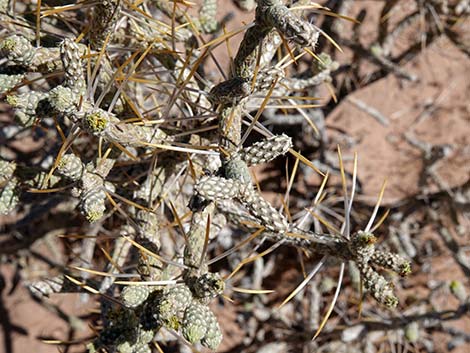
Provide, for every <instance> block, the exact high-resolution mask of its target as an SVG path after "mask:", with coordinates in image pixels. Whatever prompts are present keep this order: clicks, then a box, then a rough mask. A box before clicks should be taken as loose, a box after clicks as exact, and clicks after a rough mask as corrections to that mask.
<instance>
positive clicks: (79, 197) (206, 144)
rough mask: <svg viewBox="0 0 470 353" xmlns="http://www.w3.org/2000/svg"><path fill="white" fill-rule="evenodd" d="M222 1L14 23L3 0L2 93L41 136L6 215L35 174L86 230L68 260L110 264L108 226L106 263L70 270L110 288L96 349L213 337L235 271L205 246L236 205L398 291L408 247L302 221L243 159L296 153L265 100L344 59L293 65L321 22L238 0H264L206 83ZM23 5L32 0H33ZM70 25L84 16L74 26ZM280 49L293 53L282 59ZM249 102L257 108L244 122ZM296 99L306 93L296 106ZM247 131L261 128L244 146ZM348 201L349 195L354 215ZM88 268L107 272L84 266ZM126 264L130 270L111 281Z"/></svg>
mask: <svg viewBox="0 0 470 353" xmlns="http://www.w3.org/2000/svg"><path fill="white" fill-rule="evenodd" d="M218 3H219V5H220V4H221V2H217V1H216V0H204V1H202V4H201V6H200V8H199V13H198V14H197V15H196V16H194V18H192V17H188V16H187V13H186V12H185V11H184V7H185V6H189V5H190V4H191V3H190V2H187V1H167V0H165V1H160V0H152V1H140V2H135V3H134V2H128V1H121V0H106V1H97V2H90V3H89V2H77V4H75V5H74V6H66V7H65V10H67V11H66V12H67V16H69V15H70V21H69V18H68V17H67V16H65V17H62V15H61V16H56V15H57V13H56V11H57V10H58V9H60V10H63V8H58V7H53V5H49V4H47V6H46V7H44V6H45V5H43V7H42V8H40V9H38V12H37V13H38V14H41V16H40V17H38V22H39V23H38V25H39V27H38V31H37V32H35V31H34V30H31V28H35V27H34V26H32V24H31V23H28V22H27V17H28V16H21V15H20V14H18V16H17V17H18V19H17V20H18V23H19V25H18V23H17V22H16V21H17V20H16V19H15V21H12V18H10V17H9V16H10V15H8V14H6V13H4V12H6V10H5V9H6V5H4V4H5V2H0V16H7V17H5V18H6V19H8V21H5V22H6V25H8V26H10V25H11V26H15V28H17V29H18V33H15V34H12V33H10V32H11V30H10V29H9V27H8V28H7V27H5V28H6V29H5V32H4V33H5V35H4V36H3V38H2V39H1V41H0V51H1V53H2V57H3V59H2V63H5V66H6V67H5V70H2V71H1V73H0V92H1V94H4V93H6V102H7V103H8V104H9V105H10V107H11V108H13V109H14V115H15V119H16V121H17V122H16V124H17V125H18V126H19V127H18V126H17V125H15V128H17V131H15V133H17V134H18V135H19V136H21V134H24V133H28V134H30V135H31V136H33V137H34V138H38V139H42V140H44V145H43V146H42V147H41V149H40V151H36V152H35V153H34V158H32V160H31V163H30V164H31V165H28V166H24V165H22V164H23V159H24V158H18V160H17V162H16V163H15V162H11V161H12V160H14V158H10V157H8V158H6V157H4V156H1V158H2V159H0V186H1V190H0V214H7V213H10V212H12V211H13V210H14V209H15V208H16V207H17V206H18V205H21V206H23V205H22V203H23V201H22V192H23V191H25V190H28V188H32V187H34V188H37V189H48V188H50V187H51V185H54V186H55V185H56V184H57V185H58V187H57V189H55V190H53V191H57V194H58V196H57V197H56V199H57V200H59V201H57V202H58V203H59V204H60V205H61V206H63V207H62V208H60V210H62V209H66V210H70V209H76V210H77V211H78V214H81V219H80V217H76V218H77V220H76V222H77V223H78V222H82V223H81V225H80V226H81V229H82V230H83V229H86V230H87V234H88V233H92V235H90V236H87V237H86V239H84V240H83V242H81V243H80V241H78V240H77V241H76V242H74V244H73V246H76V244H82V245H81V246H82V248H78V249H77V248H74V249H73V250H74V254H78V255H79V256H76V257H77V259H73V261H77V262H78V263H79V264H80V265H83V264H84V265H86V267H87V269H90V268H91V266H93V265H95V264H96V263H101V262H100V261H97V262H96V263H95V262H94V261H93V260H94V256H95V255H96V254H97V253H98V251H97V248H98V246H99V245H101V244H100V242H99V241H97V238H99V237H100V236H101V235H102V234H105V235H106V236H108V238H107V239H109V240H107V241H109V243H107V244H109V245H110V246H109V249H111V250H110V251H111V252H112V253H111V254H109V255H108V254H107V253H106V251H107V250H104V251H103V252H104V253H105V255H106V258H107V259H108V260H109V263H108V264H107V265H106V266H105V270H104V271H106V273H104V272H103V271H93V270H87V269H86V268H85V266H76V264H75V263H74V264H73V266H74V267H72V268H75V269H77V271H78V270H80V271H81V272H80V273H81V276H82V277H83V278H82V280H83V281H81V280H80V281H79V280H76V281H77V282H76V283H75V282H73V283H74V286H73V287H74V288H73V289H74V290H77V291H78V290H79V289H90V288H93V289H94V287H95V286H96V288H98V289H94V290H93V292H95V291H98V292H100V293H101V294H103V300H102V301H100V304H101V312H100V318H99V320H98V322H97V326H101V327H102V329H101V330H100V332H99V333H98V335H97V337H96V339H95V340H94V342H93V343H91V344H90V345H89V346H88V349H89V352H91V353H93V352H98V351H100V350H107V351H109V352H119V353H150V352H151V351H152V349H151V346H152V342H153V340H154V339H156V338H155V337H158V336H159V335H160V330H162V331H164V330H169V331H171V332H173V333H175V334H177V335H178V336H179V339H181V340H182V339H184V340H186V341H188V342H189V343H191V344H201V345H202V346H204V347H206V348H208V349H211V350H214V351H215V350H217V349H218V347H219V345H220V344H221V341H222V339H223V337H222V330H221V328H220V325H219V322H218V320H217V317H216V315H215V314H214V310H213V306H211V305H213V304H214V303H216V302H217V301H218V300H220V298H221V296H222V295H223V294H224V291H225V290H226V288H228V289H230V288H235V287H234V286H231V285H230V283H228V284H227V283H226V282H228V281H230V280H232V279H231V277H230V276H228V277H227V276H225V273H224V272H223V271H221V272H220V273H218V272H214V268H213V267H212V266H211V261H209V260H210V259H208V257H209V256H210V255H211V254H213V249H214V246H212V245H213V244H215V243H216V241H214V239H215V236H216V234H217V232H218V231H220V229H222V228H223V227H224V226H225V224H226V223H227V219H228V220H231V219H232V220H233V219H235V218H236V221H235V222H232V223H234V225H236V226H240V227H244V229H245V228H249V227H252V228H255V229H256V231H257V232H259V234H261V235H262V237H263V238H265V239H268V240H271V241H274V242H279V244H284V245H291V246H295V247H297V248H300V249H301V250H302V253H320V254H322V255H324V256H325V257H333V258H336V259H339V260H340V261H341V262H343V263H345V262H350V263H352V264H354V266H355V269H356V272H357V273H359V275H360V278H361V279H362V281H363V282H364V286H365V288H366V290H367V291H368V292H370V293H371V295H372V297H373V298H374V299H375V300H377V301H378V302H379V303H381V304H384V305H386V306H388V307H395V306H396V305H397V303H398V299H397V297H396V296H395V294H394V292H393V285H392V284H391V282H390V281H389V280H387V279H386V278H385V277H383V276H382V275H381V274H380V273H379V272H378V270H377V268H379V267H380V268H385V269H389V270H391V271H394V272H396V273H398V274H400V275H402V276H405V275H407V274H408V273H409V272H410V264H409V262H408V261H407V260H406V259H404V258H403V257H401V256H399V255H397V254H394V253H391V252H388V251H383V250H379V249H377V244H376V237H375V235H374V234H372V232H371V230H370V229H369V228H370V227H369V226H368V227H366V228H365V229H364V230H361V231H358V232H356V233H352V232H351V230H350V229H349V226H350V224H349V225H348V227H344V229H347V231H346V230H345V231H344V232H343V234H332V235H325V234H322V233H318V232H315V231H313V230H310V229H303V227H301V225H300V224H299V223H298V222H296V221H292V220H291V219H290V218H288V217H287V216H286V215H285V214H284V212H282V211H279V210H278V209H277V208H276V207H275V206H274V205H273V204H272V203H271V202H268V200H267V199H266V198H265V197H264V196H263V194H262V193H261V192H260V190H259V189H258V188H257V187H256V186H255V182H254V180H253V177H252V174H251V171H250V169H249V168H250V167H252V166H255V165H259V164H264V163H269V162H271V161H273V160H274V159H275V158H280V157H282V156H286V155H287V154H288V153H289V152H290V153H292V154H293V155H294V156H296V157H297V156H298V153H297V154H296V153H295V151H294V150H293V146H294V144H293V141H292V139H291V137H289V136H287V134H281V135H273V134H272V133H270V130H267V129H266V128H264V127H263V126H260V125H259V124H260V122H262V119H261V120H260V119H258V118H260V114H261V112H262V110H264V109H265V108H266V107H267V106H268V104H270V102H273V101H275V102H277V101H279V100H284V101H288V102H289V101H290V100H291V98H294V97H295V96H294V94H295V93H296V91H301V92H302V94H303V93H305V92H307V91H308V90H314V89H316V87H317V86H318V85H320V84H322V83H324V82H332V81H333V77H334V76H333V74H334V72H335V70H337V69H338V67H339V65H338V63H337V62H335V61H334V60H333V59H332V58H331V57H330V56H329V55H327V54H326V53H319V54H318V56H317V55H316V54H314V55H313V56H315V58H318V59H319V60H318V61H315V63H313V64H309V65H310V67H309V69H308V70H306V71H305V72H304V73H302V74H301V73H300V70H298V69H294V70H289V69H288V66H289V65H290V63H292V62H295V61H296V60H297V59H298V58H300V57H301V55H299V52H300V51H304V50H305V53H307V52H311V51H312V50H313V51H315V47H316V44H317V42H318V40H319V36H320V34H321V33H322V31H321V30H320V29H319V28H317V27H316V26H315V25H314V24H313V23H312V22H311V21H310V20H308V19H307V18H305V16H303V14H302V11H301V10H300V9H299V8H295V6H288V5H286V3H288V2H286V1H281V0H258V1H256V2H255V1H237V3H238V4H239V5H240V6H242V7H244V8H245V9H253V8H254V7H255V6H256V12H255V13H254V19H253V23H251V24H249V25H247V26H246V28H245V31H244V37H243V39H242V41H241V43H240V46H239V48H238V50H237V52H236V53H234V54H235V55H234V57H233V62H232V63H231V64H232V65H231V67H230V71H229V72H227V73H224V74H223V75H222V76H223V77H224V79H223V80H222V81H221V82H212V81H211V77H210V75H207V72H206V71H207V68H205V67H204V65H205V61H206V58H207V57H209V54H210V55H213V53H212V52H211V51H212V49H213V48H214V47H215V46H216V45H217V44H218V43H219V42H218V41H220V38H219V39H218V38H215V39H214V41H213V42H212V41H211V42H206V43H205V44H203V42H204V41H205V40H206V38H205V37H202V36H201V32H202V33H203V34H207V33H212V34H213V35H214V36H216V37H217V36H219V32H220V31H221V30H224V24H221V23H219V21H218V19H217V16H216V15H217V4H218ZM289 3H294V2H289ZM305 3H308V2H303V4H305ZM90 5H92V6H90ZM21 6H22V8H24V9H25V13H30V12H31V9H32V8H34V6H35V5H30V4H21ZM49 7H51V8H49ZM74 11H76V12H74ZM15 16H16V13H15ZM23 17H25V18H24V19H23ZM1 18H2V20H3V19H4V17H1ZM23 20H24V21H25V23H22V21H23ZM39 20H40V21H39ZM35 25H36V24H35ZM2 26H3V25H2ZM41 26H44V27H41ZM67 26H77V28H74V29H73V30H71V31H70V33H68V32H67V30H66V29H65V28H67ZM2 28H3V27H2ZM75 33H76V34H78V33H80V35H78V36H77V37H75V36H72V35H71V34H75ZM223 38H224V39H225V38H227V39H228V38H229V35H226V36H224V37H223ZM284 47H285V48H288V50H287V51H288V52H289V53H288V55H286V56H285V57H284V58H282V55H284V52H287V51H286V50H285V49H284ZM277 54H280V56H279V57H278V55H277ZM377 56H379V54H377ZM204 70H206V71H204ZM295 70H297V72H296V74H295V75H292V72H293V71H295ZM16 88H17V89H16ZM309 96H310V95H309ZM302 98H311V97H302ZM260 101H262V102H263V105H262V106H260V104H261V103H259V104H258V102H260ZM253 105H255V107H256V108H261V109H259V113H257V115H256V118H254V119H253V120H250V119H251V116H250V111H251V110H252V108H253V107H252V106H253ZM292 108H298V107H297V106H295V105H290V106H289V107H288V108H287V110H291V109H292ZM276 109H277V108H276ZM292 110H293V109H292ZM298 110H299V111H300V112H301V113H303V111H302V110H301V109H300V108H298ZM247 122H248V126H247V127H246V129H245V128H244V127H243V126H244V124H245V123H247ZM252 130H254V131H257V133H260V134H263V135H264V136H265V137H266V138H258V137H256V136H257V135H251V131H252ZM251 138H257V139H258V140H257V141H256V142H254V143H252V144H251V145H249V146H245V145H246V144H248V143H245V141H250V139H251ZM12 151H13V152H14V149H13V148H12ZM10 152H11V151H10ZM36 154H37V155H36ZM27 173H30V174H32V175H31V176H29V177H26V176H25V175H26V174H27ZM46 191H48V192H49V191H51V190H46ZM45 195H46V194H45ZM343 196H344V197H345V198H346V197H347V195H343ZM56 199H54V200H56ZM28 202H29V201H28ZM345 203H347V202H346V201H345ZM38 205H39V206H40V207H42V206H43V204H40V203H39V202H37V201H36V204H35V203H34V202H31V204H29V203H27V204H26V205H25V207H24V209H25V210H26V211H27V210H30V209H33V208H34V207H33V206H38ZM187 205H189V210H188V207H187ZM49 207H50V208H52V207H55V204H54V203H52V206H49ZM50 208H45V210H46V211H49V210H50ZM350 208H351V206H346V207H345V211H344V213H345V225H346V222H350V220H349V218H350V213H351V210H350ZM234 210H237V211H240V212H238V213H237V212H235V211H234ZM189 211H190V212H189ZM64 212H65V211H64ZM67 212H69V213H70V214H71V215H76V211H67ZM38 213H39V212H38ZM52 213H53V212H52ZM182 214H184V217H182V216H181V215H182ZM230 217H231V218H230ZM374 217H375V216H374ZM25 219H26V220H27V219H28V218H27V217H26V218H25ZM74 222H75V220H74ZM74 224H75V223H74ZM175 225H176V226H175ZM338 233H339V232H338ZM105 248H106V249H108V247H102V249H105ZM217 250H218V249H217ZM235 250H238V248H237V247H236V248H235ZM68 265H69V263H64V264H60V266H59V265H58V266H57V267H60V268H62V267H63V268H67V269H68V267H67V266H68ZM121 271H122V272H126V273H120V272H121ZM127 272H133V273H127ZM92 273H96V274H100V275H104V276H105V277H106V278H105V279H100V280H96V281H95V279H94V278H93V280H91V278H90V277H89V276H91V274H92ZM74 276H75V272H74V274H73V276H72V275H70V273H67V274H61V275H59V276H56V277H54V278H53V279H49V280H40V281H30V282H29V283H30V289H31V291H32V292H34V293H35V294H36V295H37V296H38V297H40V298H42V297H44V296H47V295H49V294H52V293H56V292H65V291H67V290H69V289H70V288H69V287H72V286H70V283H69V282H72V280H73V279H74ZM121 276H122V277H127V276H129V277H131V279H132V281H131V282H128V281H126V282H118V281H117V280H116V279H118V278H120V277H121ZM77 277H78V276H77ZM67 281H69V282H67ZM358 282H360V281H358ZM70 290H72V289H70ZM111 296H116V297H115V298H114V297H113V298H112V300H108V299H110V298H111Z"/></svg>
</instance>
